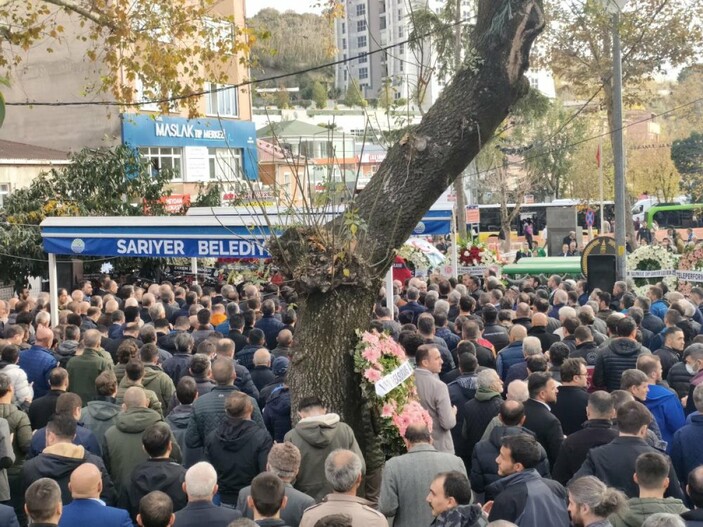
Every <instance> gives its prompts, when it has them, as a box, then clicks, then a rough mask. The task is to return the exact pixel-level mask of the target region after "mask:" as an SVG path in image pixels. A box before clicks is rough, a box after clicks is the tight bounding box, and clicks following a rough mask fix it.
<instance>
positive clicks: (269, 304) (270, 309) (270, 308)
mask: <svg viewBox="0 0 703 527" xmlns="http://www.w3.org/2000/svg"><path fill="white" fill-rule="evenodd" d="M275 312H276V304H275V303H274V301H273V300H264V302H263V303H262V304H261V314H262V315H268V316H271V315H273V314H274V313H275Z"/></svg>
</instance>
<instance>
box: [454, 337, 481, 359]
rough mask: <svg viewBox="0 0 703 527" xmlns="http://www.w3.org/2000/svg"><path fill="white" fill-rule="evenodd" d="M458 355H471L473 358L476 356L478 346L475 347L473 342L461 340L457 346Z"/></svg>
mask: <svg viewBox="0 0 703 527" xmlns="http://www.w3.org/2000/svg"><path fill="white" fill-rule="evenodd" d="M455 351H456V354H457V355H459V356H461V355H463V354H464V353H469V354H471V355H473V356H476V346H474V344H473V342H471V341H468V340H461V341H459V344H457V345H456V350H455Z"/></svg>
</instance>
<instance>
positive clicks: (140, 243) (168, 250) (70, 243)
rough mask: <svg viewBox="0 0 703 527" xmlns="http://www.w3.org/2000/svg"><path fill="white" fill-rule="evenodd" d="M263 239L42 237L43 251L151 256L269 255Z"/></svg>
mask: <svg viewBox="0 0 703 527" xmlns="http://www.w3.org/2000/svg"><path fill="white" fill-rule="evenodd" d="M264 242H265V240H264V239H260V238H258V239H257V238H251V239H232V238H229V239H227V238H220V239H217V238H211V237H207V236H205V237H203V238H202V239H200V238H162V237H159V238H89V237H84V238H49V237H45V238H44V251H45V252H47V253H55V254H72V255H76V256H77V255H81V256H138V257H146V256H148V257H154V258H178V257H180V258H193V257H196V258H269V253H268V251H267V250H266V249H265V248H264Z"/></svg>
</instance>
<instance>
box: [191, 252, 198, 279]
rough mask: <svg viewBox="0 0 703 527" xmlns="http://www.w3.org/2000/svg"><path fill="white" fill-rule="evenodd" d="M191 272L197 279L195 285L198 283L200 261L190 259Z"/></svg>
mask: <svg viewBox="0 0 703 527" xmlns="http://www.w3.org/2000/svg"><path fill="white" fill-rule="evenodd" d="M190 272H191V273H192V275H193V276H194V277H195V283H196V284H197V283H198V259H197V258H195V257H193V258H191V259H190Z"/></svg>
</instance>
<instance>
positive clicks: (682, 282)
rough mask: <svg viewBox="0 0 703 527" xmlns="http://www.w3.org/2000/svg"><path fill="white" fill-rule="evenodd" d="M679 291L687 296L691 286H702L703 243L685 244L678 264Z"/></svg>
mask: <svg viewBox="0 0 703 527" xmlns="http://www.w3.org/2000/svg"><path fill="white" fill-rule="evenodd" d="M678 270H679V272H678V273H677V274H678V276H679V291H681V292H682V293H683V294H684V295H686V296H688V295H689V294H690V293H691V289H692V288H693V287H701V286H703V243H700V242H699V243H697V244H696V245H693V246H687V247H686V248H685V249H684V251H683V254H681V257H680V258H679V265H678Z"/></svg>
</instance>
